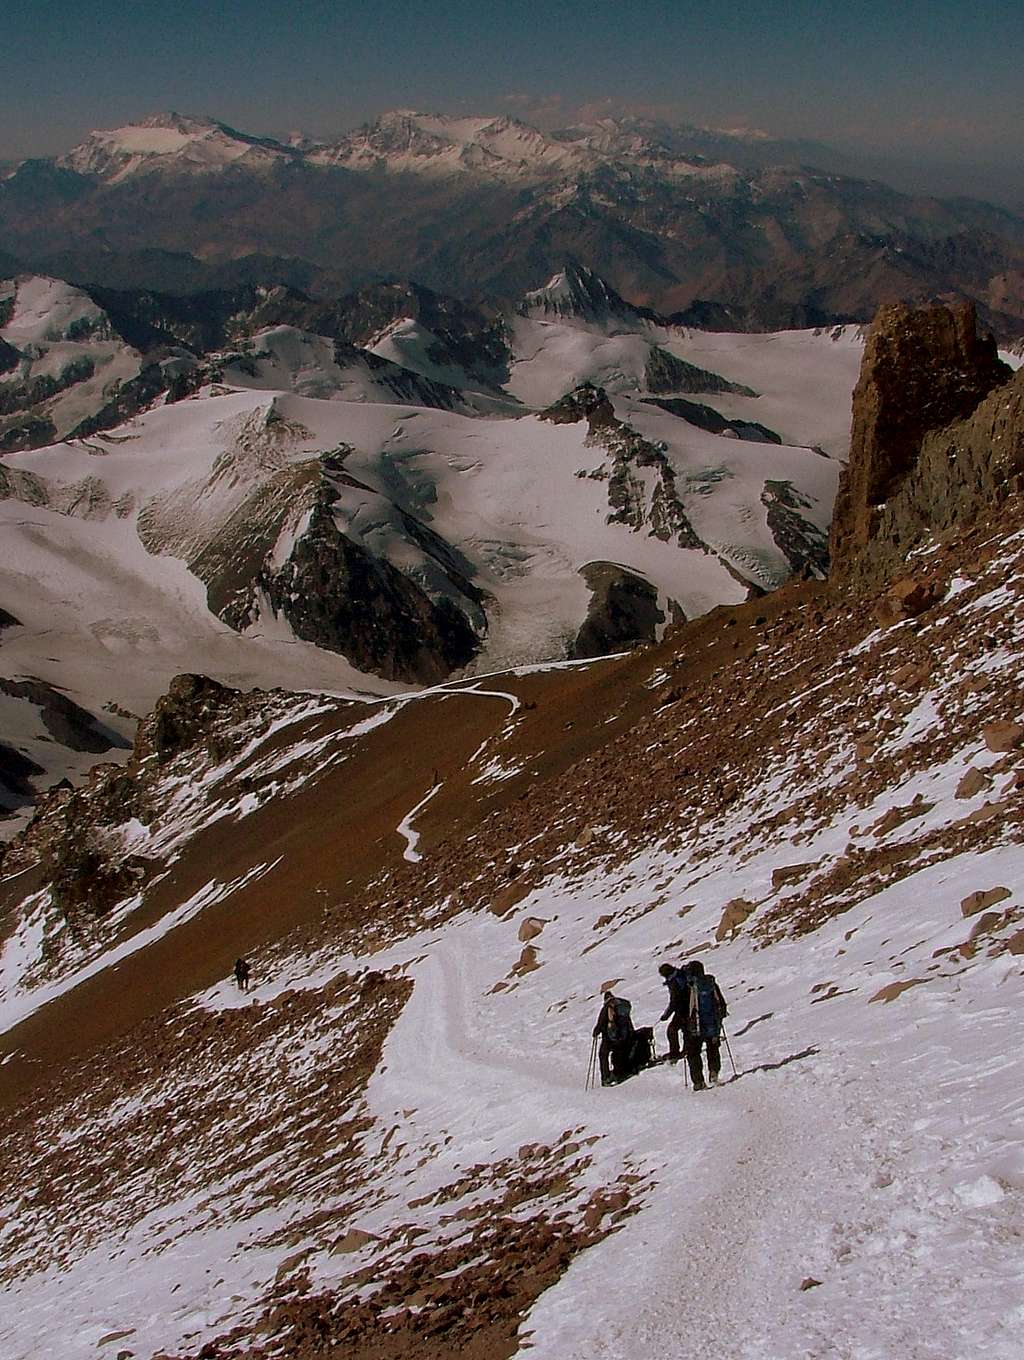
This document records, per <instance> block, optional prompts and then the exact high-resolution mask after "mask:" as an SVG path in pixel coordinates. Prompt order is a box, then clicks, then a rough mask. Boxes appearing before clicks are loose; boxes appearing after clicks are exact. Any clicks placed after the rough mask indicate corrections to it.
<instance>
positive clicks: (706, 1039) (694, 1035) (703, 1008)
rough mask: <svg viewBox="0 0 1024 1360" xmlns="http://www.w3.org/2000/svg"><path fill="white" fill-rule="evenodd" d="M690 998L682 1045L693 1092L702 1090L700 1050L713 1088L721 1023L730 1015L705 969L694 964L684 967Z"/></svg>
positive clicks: (703, 1086) (717, 986) (701, 965)
mask: <svg viewBox="0 0 1024 1360" xmlns="http://www.w3.org/2000/svg"><path fill="white" fill-rule="evenodd" d="M686 973H687V980H688V982H689V998H688V1002H687V1012H686V1038H685V1041H684V1045H683V1052H684V1056H685V1057H686V1062H687V1066H688V1067H689V1069H690V1079H691V1080H692V1082H693V1089H694V1090H695V1091H703V1090H704V1089H705V1082H704V1068H703V1065H702V1063H701V1049H702V1048H707V1051H708V1081H707V1084H708V1085H710V1086H714V1085H716V1084H717V1082H718V1074H719V1071H720V1070H721V1056H720V1048H721V1040H722V1021H723V1020H724V1018H725V1017H726V1016H727V1015H728V1014H729V1007H728V1006H727V1005H726V1004H725V997H724V996H723V995H722V991H721V988H720V987H719V985H718V983H717V982H716V981H715V979H714V978H713V977H712V976H711V974H710V973H705V971H704V965H703V964H702V963H700V962H699V961H697V960H694V961H693V962H692V963H690V964H688V965H687V969H686Z"/></svg>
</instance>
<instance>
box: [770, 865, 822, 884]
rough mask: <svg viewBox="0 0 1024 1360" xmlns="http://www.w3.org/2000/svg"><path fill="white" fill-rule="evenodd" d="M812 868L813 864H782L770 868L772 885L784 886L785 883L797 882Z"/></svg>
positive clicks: (814, 866)
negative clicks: (776, 867) (775, 867)
mask: <svg viewBox="0 0 1024 1360" xmlns="http://www.w3.org/2000/svg"><path fill="white" fill-rule="evenodd" d="M814 868H816V865H814V864H783V865H781V866H780V867H779V868H778V869H773V870H772V887H773V888H784V887H785V886H786V884H787V883H799V882H800V880H801V879H802V878H806V877H807V875H808V874H809V873H810V872H811V871H812V869H814Z"/></svg>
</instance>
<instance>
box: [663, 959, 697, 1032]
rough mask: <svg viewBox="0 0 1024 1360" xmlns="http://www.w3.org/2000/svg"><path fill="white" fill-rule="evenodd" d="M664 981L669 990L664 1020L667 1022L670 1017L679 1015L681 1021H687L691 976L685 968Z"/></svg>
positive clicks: (676, 971)
mask: <svg viewBox="0 0 1024 1360" xmlns="http://www.w3.org/2000/svg"><path fill="white" fill-rule="evenodd" d="M664 981H665V986H666V987H667V988H668V1005H667V1006H666V1007H665V1014H664V1015H663V1016H662V1017H661V1018H662V1020H667V1019H668V1018H669V1016H670V1015H678V1016H679V1018H680V1019H681V1020H685V1019H686V1016H687V1014H688V1013H689V1009H690V977H689V974H688V973H687V971H686V969H685V968H677V969H676V970H675V972H674V973H670V974H669V975H668V977H667V978H665V979H664Z"/></svg>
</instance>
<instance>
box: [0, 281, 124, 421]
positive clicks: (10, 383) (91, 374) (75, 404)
mask: <svg viewBox="0 0 1024 1360" xmlns="http://www.w3.org/2000/svg"><path fill="white" fill-rule="evenodd" d="M5 308H9V309H10V315H9V316H8V317H7V319H6V322H5V323H4V324H3V325H2V326H0V340H4V341H6V342H7V344H9V345H11V346H13V348H14V349H15V350H17V351H18V354H19V356H20V358H19V361H18V362H17V364H15V365H14V366H12V367H11V368H10V369H8V370H7V371H6V372H5V373H2V374H0V402H2V403H3V405H2V406H0V438H3V439H4V440H5V441H6V440H8V439H13V438H15V437H16V433H17V431H18V429H19V428H21V427H22V426H23V425H25V424H26V423H28V422H29V421H30V420H35V421H41V422H45V423H46V426H47V434H44V435H43V436H42V439H40V438H39V437H36V438H35V439H34V440H33V442H35V443H41V442H44V441H45V439H46V438H47V437H49V438H59V437H62V436H64V435H65V434H68V433H70V432H71V431H72V430H74V429H75V427H76V426H78V425H79V424H80V423H81V422H82V421H83V420H86V419H88V418H89V417H90V416H93V415H95V414H96V412H97V411H98V410H99V409H100V408H101V407H102V406H103V405H104V404H105V403H106V402H107V401H108V400H109V398H110V396H111V394H112V393H113V392H114V391H115V390H116V389H117V386H118V385H119V384H120V383H122V382H125V381H126V380H128V379H130V378H134V377H135V376H136V374H137V373H138V372H139V369H140V367H141V358H140V356H139V354H138V353H137V351H135V350H134V349H132V348H131V347H130V346H129V345H127V344H126V343H125V342H124V340H122V339H121V337H120V336H119V335H118V334H117V333H116V332H115V331H114V330H113V329H112V327H111V325H110V321H109V318H108V317H107V315H106V313H105V312H104V311H103V310H102V308H100V307H98V306H97V305H96V303H95V302H93V300H92V299H91V298H90V297H89V296H88V295H87V294H85V293H83V292H82V291H81V290H80V289H77V288H73V287H72V286H71V285H70V284H67V283H64V282H62V281H61V280H59V279H51V278H46V277H42V276H35V275H26V276H23V277H20V278H18V279H10V280H7V281H6V282H2V283H0V318H2V317H3V315H4V311H5ZM12 446H13V444H12V443H11V442H6V443H5V447H8V448H10V447H12Z"/></svg>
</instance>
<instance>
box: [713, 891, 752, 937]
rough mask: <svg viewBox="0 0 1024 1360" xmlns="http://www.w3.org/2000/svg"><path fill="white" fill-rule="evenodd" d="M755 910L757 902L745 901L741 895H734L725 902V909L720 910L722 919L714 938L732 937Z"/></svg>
mask: <svg viewBox="0 0 1024 1360" xmlns="http://www.w3.org/2000/svg"><path fill="white" fill-rule="evenodd" d="M756 910H757V904H756V903H755V902H745V901H744V900H743V898H742V897H734V898H733V899H732V901H731V902H727V903H726V907H725V910H724V911H723V912H722V919H721V920H720V921H719V923H718V929H717V930H716V931H715V939H716V940H718V941H719V942H721V941H722V940H727V939H732V937H733V936H734V935H736V933H737V932H738V931H739V928H740V926H741V925H742V924H743V922H744V921H745V920H746V919H747V917H748V916H750V915H751V914H752V913H753V912H754V911H756Z"/></svg>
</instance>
